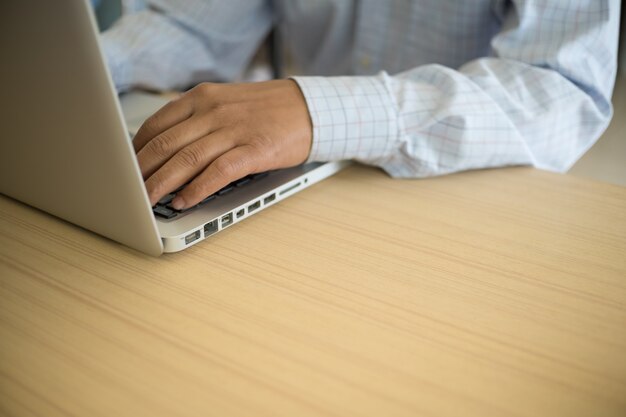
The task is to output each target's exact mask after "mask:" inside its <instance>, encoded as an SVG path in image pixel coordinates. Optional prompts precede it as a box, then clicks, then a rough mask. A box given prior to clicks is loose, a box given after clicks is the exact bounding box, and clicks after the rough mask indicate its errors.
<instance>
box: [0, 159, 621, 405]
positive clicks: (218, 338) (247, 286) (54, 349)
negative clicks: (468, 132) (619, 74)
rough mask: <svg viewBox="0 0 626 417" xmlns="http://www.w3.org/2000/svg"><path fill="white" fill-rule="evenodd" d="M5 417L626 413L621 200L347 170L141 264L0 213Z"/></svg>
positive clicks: (26, 218) (547, 187) (16, 211)
mask: <svg viewBox="0 0 626 417" xmlns="http://www.w3.org/2000/svg"><path fill="white" fill-rule="evenodd" d="M0 276H1V279H0V344H1V345H0V414H3V413H4V414H8V415H12V416H13V415H15V416H30V415H42V416H48V417H50V416H57V415H71V416H143V415H146V416H151V417H153V416H298V417H300V416H309V415H323V416H377V417H380V416H461V415H462V416H481V417H484V416H533V417H536V416H551V417H554V416H604V417H606V416H624V415H626V188H620V187H617V186H611V185H603V184H600V183H596V182H591V181H586V180H581V179H578V178H575V177H569V176H563V175H555V174H550V173H546V172H541V171H537V170H533V169H529V168H514V169H504V170H494V171H482V172H470V173H464V174H460V175H453V176H448V177H443V178H435V179H428V180H415V181H408V180H392V179H389V178H388V177H387V176H385V175H384V174H382V173H381V172H379V171H377V170H375V169H369V168H363V167H352V168H349V169H348V170H346V171H344V172H342V173H341V174H339V175H337V176H335V177H333V178H330V179H328V180H326V181H324V182H323V183H321V184H319V185H316V186H314V187H312V188H311V189H309V190H306V191H303V192H302V193H301V194H299V195H298V196H296V197H294V198H292V199H290V200H287V201H284V202H282V203H280V204H279V205H277V206H275V207H273V208H271V209H268V210H266V211H264V212H263V213H260V214H258V215H257V216H255V217H254V218H252V219H249V220H246V221H244V222H243V223H241V224H239V225H237V226H235V227H233V228H231V229H229V230H227V231H225V232H224V233H221V234H220V235H217V236H216V237H215V238H213V239H211V240H208V241H205V242H203V243H201V244H199V245H196V246H195V247H193V248H191V249H190V250H188V251H185V252H183V253H179V254H175V255H166V256H163V257H161V258H150V257H147V256H143V255H141V254H139V253H137V252H135V251H132V250H129V249H127V248H125V247H122V246H120V245H118V244H116V243H114V242H111V241H108V240H105V239H103V238H100V237H98V236H96V235H93V234H91V233H89V232H86V231H83V230H81V229H78V228H76V227H74V226H72V225H69V224H67V223H64V222H61V221H59V220H57V219H54V218H52V217H50V216H48V215H45V214H42V213H40V212H38V211H36V210H33V209H30V208H27V207H25V206H23V205H21V204H19V203H16V202H14V201H12V200H9V199H6V198H0Z"/></svg>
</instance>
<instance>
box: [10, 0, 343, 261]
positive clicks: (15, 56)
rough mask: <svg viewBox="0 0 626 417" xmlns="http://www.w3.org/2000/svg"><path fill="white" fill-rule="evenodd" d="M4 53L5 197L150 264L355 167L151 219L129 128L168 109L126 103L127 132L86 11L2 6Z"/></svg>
mask: <svg viewBox="0 0 626 417" xmlns="http://www.w3.org/2000/svg"><path fill="white" fill-rule="evenodd" d="M0 51H2V52H3V57H2V65H0V80H2V91H0V94H1V96H0V97H1V98H0V102H1V106H0V121H1V122H2V123H1V128H0V129H1V132H2V133H1V138H0V193H2V194H4V195H6V196H9V197H11V198H14V199H16V200H19V201H22V202H24V203H26V204H28V205H31V206H33V207H36V208H38V209H41V210H43V211H46V212H48V213H50V214H52V215H54V216H57V217H59V218H62V219H64V220H67V221H69V222H71V223H74V224H76V225H78V226H81V227H83V228H85V229H88V230H91V231H93V232H95V233H98V234H100V235H102V236H106V237H108V238H110V239H113V240H115V241H118V242H120V243H122V244H124V245H127V246H129V247H131V248H135V249H137V250H139V251H141V252H144V253H146V254H150V255H155V256H158V255H160V254H162V253H163V252H177V251H180V250H182V249H186V248H188V247H190V246H192V245H195V244H198V243H199V242H201V241H202V240H204V239H206V238H208V237H212V236H213V235H215V234H216V233H219V232H220V231H222V230H224V229H226V228H228V227H236V224H237V223H239V222H241V221H243V220H246V219H247V218H248V217H250V216H252V215H253V214H256V213H259V212H260V211H261V210H264V209H266V208H269V207H271V206H273V205H274V204H277V203H279V202H280V201H282V200H284V199H285V198H288V197H290V196H292V195H294V194H295V193H297V192H299V191H302V190H303V189H305V188H307V187H310V186H311V185H313V184H315V183H317V182H319V181H321V180H323V179H325V178H327V177H329V176H330V175H333V174H335V173H336V172H338V171H339V170H341V169H342V168H344V167H345V166H347V164H348V162H346V161H340V162H330V163H309V164H303V165H300V166H297V167H294V168H289V169H283V170H276V171H271V172H266V173H260V174H256V175H250V176H247V177H245V178H241V179H239V180H238V181H235V182H234V183H232V184H229V185H228V186H227V187H225V188H223V189H222V190H220V191H219V192H218V193H216V194H215V195H213V196H210V197H208V198H207V199H205V202H204V203H203V204H201V205H199V206H197V207H195V208H193V209H191V210H188V211H185V212H176V211H173V210H171V207H168V202H167V201H165V200H164V201H162V202H161V204H159V205H157V206H156V207H155V208H153V207H151V206H150V203H149V200H148V196H147V193H146V190H145V187H144V183H143V179H142V177H141V174H140V171H139V166H138V164H137V160H136V157H135V153H134V151H133V148H132V143H131V140H130V134H129V126H130V127H131V128H132V129H136V128H137V127H138V126H139V125H140V124H141V120H143V119H144V118H146V117H147V116H148V115H149V114H151V113H152V112H153V111H154V110H156V108H158V107H159V106H160V105H161V104H163V103H162V102H161V101H160V100H158V99H155V98H154V97H152V98H150V97H146V96H143V97H142V96H127V97H124V102H125V103H124V105H125V110H126V111H127V113H128V115H129V116H128V119H129V123H128V124H127V123H126V121H125V120H124V115H123V113H122V106H121V104H120V100H119V99H118V96H117V93H116V91H115V88H114V86H113V82H112V80H111V77H110V75H109V73H108V68H107V65H106V62H105V60H104V57H103V54H102V52H101V50H100V48H99V45H98V30H97V27H96V23H95V19H94V17H93V13H92V11H91V7H90V5H89V2H88V1H87V0H64V1H59V2H57V1H48V0H9V1H2V2H0Z"/></svg>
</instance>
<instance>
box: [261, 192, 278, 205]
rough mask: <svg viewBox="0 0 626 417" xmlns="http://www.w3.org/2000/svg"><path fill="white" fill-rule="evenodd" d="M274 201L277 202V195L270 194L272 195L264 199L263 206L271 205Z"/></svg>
mask: <svg viewBox="0 0 626 417" xmlns="http://www.w3.org/2000/svg"><path fill="white" fill-rule="evenodd" d="M274 200H276V193H274V194H270V195H268V196H267V197H265V198H264V199H263V204H269V203H271V202H272V201H274Z"/></svg>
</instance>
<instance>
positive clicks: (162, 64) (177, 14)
mask: <svg viewBox="0 0 626 417" xmlns="http://www.w3.org/2000/svg"><path fill="white" fill-rule="evenodd" d="M272 20H273V13H272V8H271V5H270V4H269V2H268V0H229V1H221V0H212V1H210V0H149V1H148V8H146V9H144V10H141V11H139V12H136V13H131V14H128V15H125V16H123V17H122V18H121V19H120V20H118V22H117V23H116V24H115V25H114V26H113V27H112V28H111V29H109V30H107V31H106V32H104V33H103V34H102V39H101V41H102V48H103V50H104V54H105V56H106V58H107V60H108V63H109V68H110V71H111V75H112V77H113V81H114V82H115V86H116V87H117V89H118V91H124V90H128V89H130V88H132V87H137V86H139V87H144V88H149V89H154V90H167V89H180V88H186V87H189V86H190V85H193V84H196V83H198V82H200V81H232V80H234V79H236V78H237V77H239V76H240V75H241V74H242V73H243V72H244V71H245V69H246V67H247V65H248V63H249V61H250V59H251V58H252V56H253V55H254V53H255V52H256V50H257V49H258V47H259V45H260V43H261V42H262V41H263V39H264V37H265V36H266V34H267V33H268V32H269V30H270V28H271V26H272V24H273V22H272Z"/></svg>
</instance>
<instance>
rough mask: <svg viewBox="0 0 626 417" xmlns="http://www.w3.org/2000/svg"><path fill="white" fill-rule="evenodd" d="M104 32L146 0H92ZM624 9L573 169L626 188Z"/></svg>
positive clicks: (580, 173) (625, 39) (581, 174)
mask: <svg viewBox="0 0 626 417" xmlns="http://www.w3.org/2000/svg"><path fill="white" fill-rule="evenodd" d="M92 4H93V5H94V8H95V10H96V17H97V19H98V25H99V26H100V29H101V30H105V29H106V28H108V27H109V26H110V25H111V24H112V23H113V22H114V21H115V19H117V17H118V16H119V15H120V14H121V13H122V10H124V11H125V12H131V11H133V10H139V9H141V8H142V7H143V6H144V0H92ZM624 9H626V8H625V7H622V19H621V22H622V24H621V29H620V58H619V61H620V63H619V64H620V68H619V71H618V77H617V82H616V84H615V90H614V92H613V105H614V116H613V120H612V121H611V124H610V125H609V127H608V129H607V130H606V132H604V134H603V135H602V137H601V138H600V139H599V140H598V141H597V142H596V144H595V145H594V146H593V147H592V148H591V149H590V150H589V151H588V152H587V153H586V154H585V155H583V157H582V158H581V159H580V160H579V161H578V162H577V163H576V164H574V166H573V167H572V168H571V169H570V171H569V173H570V174H572V175H576V176H580V177H586V178H591V179H595V180H600V181H605V182H610V183H613V184H618V185H622V186H626V28H625V25H624V22H625V18H624V15H625V14H626V13H625V11H624Z"/></svg>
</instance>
